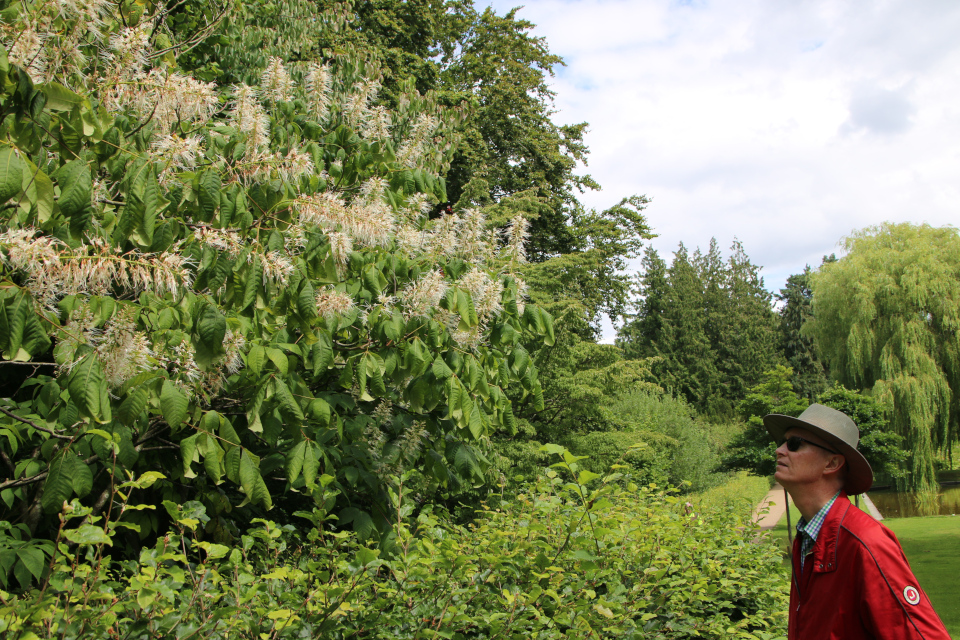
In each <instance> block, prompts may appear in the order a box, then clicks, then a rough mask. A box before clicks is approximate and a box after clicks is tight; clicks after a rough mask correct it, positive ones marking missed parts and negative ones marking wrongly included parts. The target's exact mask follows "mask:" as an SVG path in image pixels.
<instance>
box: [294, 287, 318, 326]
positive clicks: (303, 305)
mask: <svg viewBox="0 0 960 640" xmlns="http://www.w3.org/2000/svg"><path fill="white" fill-rule="evenodd" d="M297 313H299V314H300V317H301V318H303V319H304V320H312V319H313V318H316V317H317V294H316V292H315V291H314V290H313V285H311V284H310V281H309V280H304V282H303V287H301V288H300V295H298V296H297Z"/></svg>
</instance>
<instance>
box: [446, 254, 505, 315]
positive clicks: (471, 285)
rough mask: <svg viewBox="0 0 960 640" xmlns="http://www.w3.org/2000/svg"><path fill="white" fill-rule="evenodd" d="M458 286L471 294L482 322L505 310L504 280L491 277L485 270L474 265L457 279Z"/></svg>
mask: <svg viewBox="0 0 960 640" xmlns="http://www.w3.org/2000/svg"><path fill="white" fill-rule="evenodd" d="M457 286H458V287H459V288H461V289H463V290H464V291H466V292H467V293H469V294H470V298H471V300H473V307H474V309H476V311H477V318H479V320H480V322H481V323H484V322H486V321H487V320H488V319H490V318H491V317H493V316H497V315H499V314H500V312H501V311H502V310H503V306H502V304H501V301H502V299H503V282H501V281H500V280H493V279H491V278H490V276H489V275H487V273H486V272H485V271H481V270H480V269H477V268H476V267H474V268H473V269H471V270H470V271H469V272H468V273H467V274H466V275H464V276H463V277H462V278H460V280H458V281H457Z"/></svg>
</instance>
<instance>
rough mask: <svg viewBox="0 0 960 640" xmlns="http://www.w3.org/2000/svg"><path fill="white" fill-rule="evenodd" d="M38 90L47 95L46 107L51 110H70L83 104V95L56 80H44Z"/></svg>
mask: <svg viewBox="0 0 960 640" xmlns="http://www.w3.org/2000/svg"><path fill="white" fill-rule="evenodd" d="M40 91H43V93H44V94H45V95H46V97H47V104H46V108H47V109H49V110H51V111H71V110H72V109H73V108H74V107H79V106H81V105H83V97H81V96H80V95H79V94H77V93H74V92H73V91H71V90H70V89H67V88H66V87H65V86H63V85H62V84H59V83H56V82H45V83H43V84H42V85H40Z"/></svg>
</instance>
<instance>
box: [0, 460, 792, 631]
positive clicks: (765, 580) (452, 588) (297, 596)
mask: <svg viewBox="0 0 960 640" xmlns="http://www.w3.org/2000/svg"><path fill="white" fill-rule="evenodd" d="M550 450H551V451H553V452H556V453H558V454H560V455H561V456H562V460H561V462H559V463H558V464H556V465H554V466H555V467H556V468H557V470H556V471H550V472H549V473H548V474H547V477H546V478H544V479H543V480H542V481H541V482H539V483H538V484H536V485H531V486H530V487H529V489H528V490H527V491H526V492H524V493H523V494H521V495H519V496H518V497H517V499H516V500H514V501H511V502H509V503H506V504H504V505H502V506H501V507H499V508H484V509H483V510H482V511H481V512H480V513H479V514H478V517H477V519H476V521H475V522H473V523H472V524H470V525H469V526H458V525H454V524H451V523H450V522H449V521H447V520H446V519H445V518H443V517H442V516H440V515H439V514H435V513H432V512H430V511H429V510H423V511H421V512H420V513H419V515H418V516H417V517H416V518H415V519H414V520H409V519H407V518H406V517H405V516H408V515H411V514H412V511H413V506H412V505H411V498H410V496H407V495H406V494H403V493H402V494H401V495H398V496H397V501H396V503H397V513H396V516H397V525H396V527H395V529H394V531H395V536H396V537H395V553H393V554H389V555H388V554H386V553H384V552H383V551H381V550H380V549H376V548H371V547H368V546H365V545H364V544H362V542H361V541H360V540H358V539H357V537H356V536H355V535H353V534H351V533H346V532H341V533H337V532H333V531H331V530H330V529H328V528H327V527H326V526H325V524H324V520H325V517H326V515H325V513H324V512H323V511H322V510H315V511H314V512H313V513H303V514H300V515H302V516H303V517H304V518H307V519H309V520H312V521H313V523H314V524H313V526H312V527H308V528H306V529H305V530H304V531H300V530H296V529H294V527H292V526H289V525H288V526H278V525H276V524H274V523H273V522H270V521H266V520H259V521H257V522H256V523H254V524H253V525H252V526H251V528H250V529H248V530H247V531H246V532H245V533H244V535H243V536H242V538H241V543H240V545H239V546H237V547H235V548H232V549H231V548H230V547H227V546H224V545H220V544H216V543H211V542H208V541H205V540H203V539H202V536H201V535H199V534H200V532H201V531H202V529H203V527H202V524H203V522H205V521H206V519H207V518H208V516H207V515H206V514H205V513H204V509H203V507H202V505H200V504H199V503H196V502H189V503H186V504H184V505H182V506H180V505H175V504H172V503H169V502H167V503H164V507H165V508H166V509H167V510H168V511H169V512H170V514H171V516H172V518H173V519H174V521H175V523H176V525H177V528H178V532H176V533H172V534H170V535H168V536H167V537H165V538H163V539H160V540H159V541H158V542H157V544H156V546H155V547H152V548H145V549H144V550H143V552H142V553H141V554H140V557H139V559H138V560H137V561H131V562H116V561H113V560H111V558H110V556H109V555H108V554H106V551H107V545H109V544H110V543H111V538H112V536H113V533H114V532H113V531H112V530H111V527H110V526H109V525H108V524H107V525H105V524H104V523H102V522H101V521H99V520H98V519H96V518H92V519H89V520H87V521H85V524H82V525H81V526H80V527H78V528H75V529H70V530H64V531H63V532H62V537H61V538H60V539H59V540H58V544H57V552H56V554H55V555H54V556H53V557H52V558H51V559H50V562H49V566H50V569H49V571H47V570H46V569H43V568H41V569H40V570H39V571H38V573H42V574H43V587H42V588H41V589H40V590H34V591H30V592H26V593H24V594H23V595H22V596H18V597H9V598H7V597H5V598H4V602H3V604H2V605H0V625H2V627H0V632H3V633H4V634H8V635H11V637H25V638H26V637H58V638H113V637H124V636H127V635H131V634H132V636H137V637H138V636H139V635H140V634H143V635H147V636H153V637H156V636H160V635H165V634H171V633H174V632H177V633H193V634H195V635H198V636H199V637H205V638H264V637H266V638H296V637H324V638H384V639H386V638H390V639H393V638H426V637H445V638H474V637H482V638H494V637H535V638H675V637H678V636H682V637H690V636H697V637H703V638H717V639H719V638H764V639H766V638H777V637H783V636H784V632H785V626H786V624H785V623H786V610H785V609H786V605H787V602H786V600H787V580H786V575H785V573H784V569H783V568H782V566H781V563H780V558H779V552H778V551H777V549H776V546H775V545H773V544H771V543H770V542H769V541H768V540H766V539H762V538H761V539H757V535H758V532H757V530H756V529H755V528H754V527H753V526H751V525H750V524H749V514H750V508H751V507H752V505H751V504H750V503H749V502H747V501H740V502H737V501H734V502H732V503H726V502H724V503H723V504H722V505H721V506H718V507H711V506H709V505H707V504H705V503H704V504H699V506H698V507H696V508H694V507H693V505H692V504H690V503H684V502H683V501H682V500H679V499H678V498H676V497H674V496H672V495H670V494H669V493H664V492H662V491H657V490H652V489H650V488H647V487H637V486H636V485H634V484H628V485H627V486H626V487H623V486H621V484H620V480H618V475H619V474H617V475H613V476H607V477H601V476H598V475H597V474H593V473H591V472H589V471H585V470H580V469H578V467H577V462H578V461H577V459H576V458H575V457H574V456H572V455H571V454H569V453H568V452H565V451H563V450H562V449H560V448H551V449H550ZM135 484H136V483H128V485H127V486H122V487H121V491H122V492H129V491H137V489H136V488H135V486H133V485H135ZM123 503H124V504H127V502H126V500H123ZM72 509H73V511H72V512H68V513H67V514H66V519H67V520H66V521H68V522H69V521H70V520H72V519H79V518H85V517H89V515H90V514H89V510H88V509H84V508H83V507H81V506H80V505H79V504H78V503H74V505H73V507H72ZM71 541H72V542H75V543H76V545H77V546H73V545H71V544H69V543H70V542H71ZM101 594H103V595H106V597H105V598H104V597H103V595H101ZM67 603H69V606H68V605H67ZM30 633H33V634H35V635H34V636H31V635H28V634H30Z"/></svg>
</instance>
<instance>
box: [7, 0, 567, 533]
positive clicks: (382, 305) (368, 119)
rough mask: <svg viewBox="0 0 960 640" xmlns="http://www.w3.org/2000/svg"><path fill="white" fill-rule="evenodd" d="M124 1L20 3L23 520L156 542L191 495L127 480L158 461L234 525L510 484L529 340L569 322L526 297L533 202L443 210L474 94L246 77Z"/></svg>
mask: <svg viewBox="0 0 960 640" xmlns="http://www.w3.org/2000/svg"><path fill="white" fill-rule="evenodd" d="M98 6H99V5H98ZM104 6H105V5H104ZM103 11H104V13H103V14H102V15H100V17H101V18H102V21H101V22H99V23H91V22H89V21H86V20H85V18H84V15H83V14H82V12H80V10H79V9H70V10H66V9H65V10H64V11H62V12H61V11H60V10H59V9H58V8H57V6H56V5H53V4H44V3H40V4H37V5H24V6H21V5H19V4H17V5H12V6H11V7H10V8H9V9H7V10H6V11H5V12H4V13H3V15H4V20H6V21H8V22H9V23H10V24H12V25H13V28H14V29H19V30H20V35H19V39H17V40H15V41H14V43H13V44H12V45H11V47H12V48H11V49H10V56H11V60H13V61H16V62H19V63H20V64H15V63H14V62H8V61H7V59H6V57H5V56H0V90H2V95H0V110H2V116H3V119H2V126H0V142H2V144H0V185H2V189H0V196H2V202H0V204H2V205H5V206H4V208H3V211H4V215H5V219H4V226H3V234H2V236H0V249H2V253H3V267H2V273H0V276H2V284H3V286H2V293H0V299H2V315H0V345H2V349H3V352H4V356H5V359H6V361H7V362H6V363H5V364H3V365H2V366H3V367H5V369H6V371H8V372H10V373H8V374H7V375H6V377H5V382H6V385H7V386H6V394H5V395H8V396H9V399H8V400H5V401H4V406H3V407H2V408H0V410H2V412H3V414H4V416H3V418H2V420H0V429H2V431H0V433H2V435H3V438H2V440H0V447H2V452H3V463H4V464H5V466H6V471H7V472H8V475H7V477H8V479H7V480H4V481H3V482H2V483H0V497H2V504H0V517H2V518H4V519H7V520H9V521H11V522H15V523H16V522H20V523H24V524H25V525H26V526H27V529H28V530H29V532H30V533H31V534H33V535H37V536H39V537H52V536H53V535H54V534H55V532H56V528H57V514H58V512H59V511H60V509H61V507H62V505H63V504H64V502H65V501H69V500H70V499H71V498H72V497H73V496H76V497H79V498H82V499H84V500H85V503H86V504H88V505H89V506H91V507H92V508H93V510H94V513H95V514H96V515H97V516H100V515H101V514H104V513H107V514H111V515H112V517H114V518H117V517H122V518H123V519H124V521H126V522H127V523H128V525H129V528H131V529H133V530H134V532H135V533H134V534H133V535H132V536H129V537H128V539H127V543H128V544H129V545H131V548H132V549H135V548H136V547H137V545H138V544H139V539H138V537H137V535H136V534H139V537H140V538H142V537H145V536H148V535H155V534H157V533H162V532H163V530H164V529H165V524H164V523H165V521H166V517H165V516H163V515H162V514H156V513H145V512H131V513H126V514H122V516H121V514H118V513H112V512H111V504H110V500H109V498H110V495H111V492H112V490H113V486H114V478H118V477H122V476H123V475H124V474H125V473H127V472H132V473H134V474H139V473H142V472H145V471H148V470H152V471H160V472H162V473H163V474H164V476H165V479H164V480H162V481H160V482H158V483H157V484H156V485H154V486H153V487H151V490H150V491H151V496H150V499H151V500H153V501H155V502H156V503H159V502H161V501H163V500H170V501H172V502H175V503H184V502H186V501H189V500H198V501H200V502H202V503H203V504H204V506H205V507H206V509H207V511H208V513H209V514H210V516H211V520H210V522H209V523H207V525H206V528H207V530H208V533H209V534H210V535H211V536H213V537H214V538H215V539H217V540H219V541H223V542H228V541H231V540H234V539H235V538H236V535H237V528H238V526H239V525H238V523H242V522H244V521H249V519H250V518H251V517H254V516H256V515H257V514H258V513H261V512H262V511H266V510H270V509H271V508H276V507H279V508H280V510H281V511H283V512H287V513H289V512H291V511H293V510H295V509H297V508H302V506H303V504H304V503H305V502H306V503H307V504H311V503H314V502H316V503H318V504H322V505H324V506H325V508H328V509H332V508H334V507H336V511H337V512H338V515H339V518H340V520H339V524H340V525H341V526H343V525H347V524H350V525H352V526H353V527H354V528H355V529H356V530H357V531H358V532H360V535H361V537H369V536H376V535H379V534H382V533H383V532H385V531H386V530H387V529H388V528H389V526H390V524H389V518H388V514H389V513H390V512H391V511H392V503H391V501H390V497H389V493H388V490H389V487H390V486H392V485H394V484H396V482H397V481H396V477H397V476H399V475H400V473H401V472H402V471H403V470H406V469H415V470H416V471H417V482H419V487H420V490H421V492H422V493H423V494H424V495H425V496H427V497H432V496H434V495H435V494H438V495H446V494H450V493H454V494H455V493H456V492H457V491H459V490H462V489H464V488H470V487H473V486H475V485H477V484H482V483H483V482H484V475H483V473H484V468H485V466H486V463H485V460H484V456H483V454H482V451H481V446H482V445H483V443H484V442H485V441H486V440H487V439H488V438H489V436H490V435H491V434H493V433H495V432H496V431H498V430H504V431H506V432H510V431H511V430H513V429H514V428H515V427H514V418H513V411H512V408H511V401H510V398H508V397H507V395H506V393H505V392H504V389H505V388H507V387H509V388H510V392H511V394H512V395H513V397H515V398H517V399H520V400H524V399H525V397H526V396H530V397H532V398H533V402H532V403H533V405H534V406H541V403H542V394H541V388H540V384H539V382H538V381H537V378H536V370H535V368H534V367H533V365H532V363H531V359H530V357H529V355H528V354H527V352H526V350H525V349H524V348H523V347H522V345H521V343H520V341H521V339H523V338H524V337H527V338H529V337H532V336H537V337H536V341H539V342H546V343H550V342H552V338H551V336H552V323H551V318H550V316H549V315H548V314H546V313H545V312H543V311H542V310H540V309H539V308H538V307H536V306H534V305H525V304H524V292H523V285H522V283H521V281H520V279H519V277H518V276H517V273H516V268H517V267H518V266H519V265H520V263H521V262H522V259H523V241H524V239H525V233H524V226H525V221H523V220H522V219H516V220H514V221H513V223H512V226H511V227H510V228H511V229H512V231H513V233H512V235H510V236H509V237H502V236H501V235H500V233H499V230H498V229H497V228H493V229H491V228H488V227H487V226H486V224H485V220H484V216H483V214H482V213H481V212H479V211H477V210H473V209H471V210H462V211H458V212H456V213H455V214H451V215H447V216H444V217H442V218H440V219H437V220H432V221H431V220H429V219H428V216H427V215H426V213H427V211H428V210H429V208H430V204H431V203H432V202H442V201H444V200H445V182H444V179H443V177H442V175H440V173H441V172H442V171H444V170H445V168H446V167H448V166H449V161H450V157H451V156H452V153H453V151H452V149H451V148H450V147H449V146H443V145H442V144H440V143H438V142H436V141H435V140H434V138H435V137H436V140H440V141H442V140H443V139H444V137H445V136H446V134H447V132H449V131H451V130H452V128H454V127H455V125H456V122H457V121H458V119H459V117H460V116H459V115H458V114H456V113H452V112H450V111H449V110H445V109H443V108H442V107H441V106H439V105H438V104H437V103H436V102H435V101H434V100H433V99H431V98H430V97H429V96H421V95H419V94H418V93H416V92H415V91H412V90H411V91H410V92H408V93H407V94H405V96H404V101H403V103H402V104H401V105H398V107H397V108H396V109H395V110H393V111H391V112H387V111H386V110H384V109H382V108H380V107H377V106H374V105H373V103H372V100H373V97H374V95H375V93H376V90H377V82H376V81H375V79H372V78H369V77H365V76H363V75H362V74H361V73H360V71H361V70H362V69H363V68H365V67H364V65H362V64H361V65H355V64H354V63H353V62H352V61H351V60H349V59H344V60H338V61H337V62H335V63H333V64H330V65H322V64H320V63H319V62H317V61H311V62H300V63H297V64H294V65H292V66H291V67H290V68H287V67H286V66H285V65H284V64H283V61H282V60H281V59H279V58H273V59H270V61H269V64H268V65H267V69H266V70H265V71H264V72H263V74H262V75H261V77H260V86H259V87H250V86H247V85H236V86H234V87H232V88H230V89H222V88H221V89H218V88H217V87H215V86H213V85H208V84H204V83H200V82H198V81H196V80H195V79H193V78H190V77H188V76H185V75H183V74H182V73H180V72H178V70H177V69H176V68H175V67H173V66H172V65H173V63H174V62H173V60H170V59H168V58H166V57H162V56H161V54H162V53H163V51H165V49H164V48H163V47H164V43H166V42H169V39H170V37H173V36H176V33H172V34H167V33H166V32H165V31H164V30H163V29H159V28H158V29H155V30H152V31H151V29H150V27H151V26H152V25H154V24H161V23H162V18H163V17H164V15H165V14H164V13H163V11H165V10H162V9H161V10H159V11H160V12H161V13H160V14H156V15H152V16H151V15H146V14H143V13H142V11H141V10H140V9H136V10H130V11H129V12H127V11H126V10H124V11H122V12H121V13H120V14H118V15H113V14H108V13H106V10H105V9H103ZM45 21H46V22H45ZM47 23H49V24H50V25H52V27H53V28H56V29H59V31H57V34H56V36H55V37H54V36H49V37H46V39H45V40H43V43H42V46H43V50H42V51H41V50H40V49H37V48H36V47H35V45H36V46H39V45H38V44H37V43H38V42H39V40H31V39H30V37H32V36H31V34H32V35H33V36H36V32H35V31H32V30H33V29H34V28H35V27H34V26H32V25H35V24H47ZM91 28H96V29H99V30H100V33H99V34H98V37H93V36H92V35H90V31H89V29H91ZM77 34H80V36H81V40H82V37H86V36H85V35H84V34H86V35H90V38H89V39H88V40H85V41H83V42H87V43H88V44H84V45H83V47H85V49H83V52H84V53H85V54H86V57H76V56H74V57H71V55H72V53H71V50H70V47H73V46H74V44H75V42H76V38H77V37H78V36H77ZM48 35H49V34H48ZM37 38H39V36H37ZM71 38H73V39H71ZM163 38H166V40H164V39H163ZM173 46H174V48H176V45H173ZM31 47H34V48H31ZM41 54H42V56H41ZM157 60H159V61H160V62H161V66H160V67H154V68H153V69H151V68H150V67H151V65H152V64H153V61H157ZM41 62H42V63H43V64H40V63H41ZM21 65H26V66H21ZM33 78H36V80H37V84H34V82H33ZM67 85H69V86H71V87H73V89H70V88H68V87H67ZM387 123H389V125H390V126H386V125H387ZM28 362H33V363H37V364H34V366H32V367H31V366H25V364H24V363H28ZM21 383H22V385H21ZM323 475H327V476H329V477H331V478H333V481H332V484H331V485H330V490H325V491H320V490H319V489H318V484H317V483H318V478H319V477H321V476H323Z"/></svg>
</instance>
